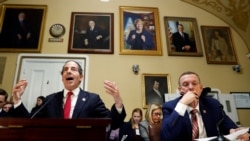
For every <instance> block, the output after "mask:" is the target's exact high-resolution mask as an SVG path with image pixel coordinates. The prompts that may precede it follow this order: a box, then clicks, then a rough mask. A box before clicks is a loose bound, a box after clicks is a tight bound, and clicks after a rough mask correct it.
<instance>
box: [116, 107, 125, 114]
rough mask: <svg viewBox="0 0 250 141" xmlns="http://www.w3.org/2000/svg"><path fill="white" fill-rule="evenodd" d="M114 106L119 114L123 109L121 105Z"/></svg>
mask: <svg viewBox="0 0 250 141" xmlns="http://www.w3.org/2000/svg"><path fill="white" fill-rule="evenodd" d="M115 108H116V110H117V112H118V113H119V114H121V113H122V109H123V107H122V108H117V107H115Z"/></svg>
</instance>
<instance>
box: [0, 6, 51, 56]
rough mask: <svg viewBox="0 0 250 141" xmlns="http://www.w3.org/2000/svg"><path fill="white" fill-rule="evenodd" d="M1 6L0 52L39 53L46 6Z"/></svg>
mask: <svg viewBox="0 0 250 141" xmlns="http://www.w3.org/2000/svg"><path fill="white" fill-rule="evenodd" d="M36 7H37V9H34V8H33V9H31V8H29V7H28V6H27V7H25V6H20V7H18V6H16V7H15V8H12V6H3V9H4V10H3V13H2V16H4V18H3V21H2V24H1V25H2V26H1V33H0V50H3V51H12V50H13V51H15V52H18V51H20V52H22V51H23V50H26V51H27V50H28V51H30V52H39V51H40V42H41V40H40V39H41V38H40V37H41V33H42V30H43V25H44V24H43V22H44V17H45V16H44V14H45V11H46V8H47V7H46V6H36Z"/></svg>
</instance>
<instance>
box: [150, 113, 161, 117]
mask: <svg viewBox="0 0 250 141" xmlns="http://www.w3.org/2000/svg"><path fill="white" fill-rule="evenodd" d="M152 115H154V116H161V115H162V113H152Z"/></svg>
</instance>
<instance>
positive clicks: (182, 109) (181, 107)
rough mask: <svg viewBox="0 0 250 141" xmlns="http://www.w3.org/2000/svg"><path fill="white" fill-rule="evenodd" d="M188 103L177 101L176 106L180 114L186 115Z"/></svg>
mask: <svg viewBox="0 0 250 141" xmlns="http://www.w3.org/2000/svg"><path fill="white" fill-rule="evenodd" d="M187 107H188V106H187V105H185V104H182V103H180V102H179V103H177V105H176V107H175V111H176V112H177V113H178V114H179V115H180V116H184V114H185V112H186V110H187Z"/></svg>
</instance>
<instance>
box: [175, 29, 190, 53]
mask: <svg viewBox="0 0 250 141" xmlns="http://www.w3.org/2000/svg"><path fill="white" fill-rule="evenodd" d="M183 34H184V39H183V37H182V36H181V35H180V33H179V32H175V33H174V34H173V40H172V41H173V44H174V46H175V51H176V52H186V51H185V50H182V47H183V46H185V45H190V46H191V41H190V39H189V36H188V34H187V33H184V32H183ZM190 50H192V46H191V49H190Z"/></svg>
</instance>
